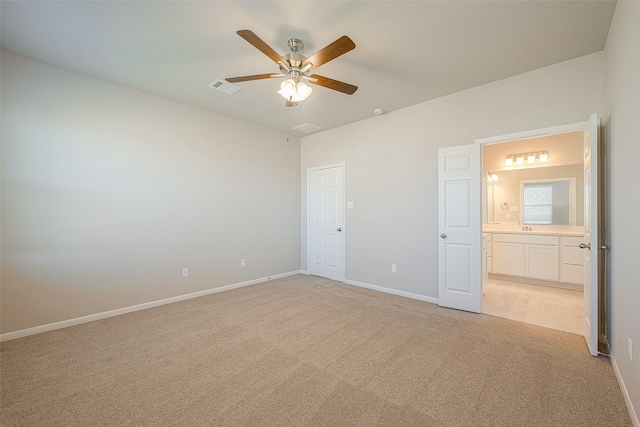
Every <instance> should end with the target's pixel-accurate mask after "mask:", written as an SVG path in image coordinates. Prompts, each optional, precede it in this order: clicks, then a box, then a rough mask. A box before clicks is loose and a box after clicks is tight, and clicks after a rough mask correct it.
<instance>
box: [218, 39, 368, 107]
mask: <svg viewBox="0 0 640 427" xmlns="http://www.w3.org/2000/svg"><path fill="white" fill-rule="evenodd" d="M237 33H238V35H239V36H240V37H242V38H243V39H245V40H246V41H248V42H249V43H251V44H252V45H253V46H254V47H256V48H257V49H258V50H259V51H260V52H262V53H264V54H265V55H267V56H268V57H269V58H270V59H271V60H272V61H273V62H275V63H276V64H278V66H279V67H280V72H279V73H268V74H256V75H252V76H242V77H230V78H228V79H226V80H227V81H228V82H229V83H238V82H246V81H249V80H261V79H270V78H278V77H286V80H285V81H283V82H282V84H281V85H280V90H279V91H278V93H279V94H280V95H282V96H283V97H284V98H285V100H286V106H287V107H294V106H296V105H298V103H299V102H300V101H303V100H305V99H306V98H307V97H308V96H309V95H310V94H311V88H310V87H309V86H307V85H306V84H305V83H304V81H305V80H306V81H308V82H309V83H313V84H316V85H318V86H323V87H326V88H328V89H333V90H337V91H338V92H342V93H346V94H347V95H352V94H353V93H354V92H355V91H356V90H357V89H358V86H354V85H351V84H349V83H344V82H341V81H338V80H334V79H330V78H328V77H323V76H320V75H318V74H310V71H311V70H313V69H315V68H318V67H319V66H321V65H322V64H326V63H327V62H329V61H331V60H333V59H336V58H337V57H339V56H341V55H344V54H345V53H347V52H349V51H350V50H352V49H354V48H355V47H356V45H355V43H354V42H353V41H352V40H351V39H350V38H349V37H347V36H342V37H340V38H339V39H338V40H336V41H334V42H333V43H331V44H329V45H328V46H326V47H324V48H322V49H320V50H319V51H318V52H316V53H314V54H313V55H311V56H310V57H308V58H307V57H305V56H303V55H301V54H299V53H298V50H299V49H301V48H302V47H303V44H302V41H300V40H299V39H296V38H293V39H290V40H289V41H288V42H287V45H288V46H289V49H291V53H287V54H286V55H284V56H281V55H280V54H279V53H278V52H276V51H275V50H273V49H272V48H271V47H270V46H269V45H268V44H266V43H265V42H264V41H263V40H262V39H260V37H258V36H256V35H255V34H254V33H253V32H252V31H250V30H240V31H238V32H237Z"/></svg>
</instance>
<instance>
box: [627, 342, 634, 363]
mask: <svg viewBox="0 0 640 427" xmlns="http://www.w3.org/2000/svg"><path fill="white" fill-rule="evenodd" d="M628 340H629V361H630V362H633V342H631V338H628Z"/></svg>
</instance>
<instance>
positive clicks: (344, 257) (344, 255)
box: [306, 162, 347, 282]
mask: <svg viewBox="0 0 640 427" xmlns="http://www.w3.org/2000/svg"><path fill="white" fill-rule="evenodd" d="M337 167H340V168H342V222H343V224H342V277H341V280H340V281H342V282H344V281H345V279H346V275H347V274H346V271H347V245H346V241H347V235H346V233H347V216H346V206H345V205H346V202H345V198H346V191H345V189H346V186H345V184H346V182H347V175H346V171H347V169H346V165H345V163H344V162H342V163H332V164H329V165H322V166H314V167H312V168H307V185H306V191H307V222H306V225H307V268H306V271H307V272H308V271H309V263H310V262H311V227H310V221H311V215H310V213H309V209H310V207H311V198H310V196H311V189H310V185H311V172H313V171H317V170H322V169H331V168H337Z"/></svg>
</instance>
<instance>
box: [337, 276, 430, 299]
mask: <svg viewBox="0 0 640 427" xmlns="http://www.w3.org/2000/svg"><path fill="white" fill-rule="evenodd" d="M344 283H346V284H347V285H353V286H359V287H361V288H367V289H372V290H374V291H380V292H384V293H387V294H393V295H398V296H401V297H405V298H411V299H417V300H420V301H424V302H430V303H432V304H438V298H433V297H428V296H425V295H419V294H414V293H411V292H405V291H399V290H397V289H391V288H385V287H384V286H377V285H370V284H368V283H362V282H356V281H355V280H348V279H345V280H344Z"/></svg>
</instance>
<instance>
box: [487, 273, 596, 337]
mask: <svg viewBox="0 0 640 427" xmlns="http://www.w3.org/2000/svg"><path fill="white" fill-rule="evenodd" d="M482 294H483V300H482V312H483V313H486V314H491V315H493V316H498V317H505V318H507V319H512V320H518V321H520V322H525V323H531V324H533V325H539V326H544V327H546V328H551V329H558V330H560V331H565V332H571V333H573V334H578V335H582V334H583V332H582V328H583V322H584V320H583V319H584V296H583V293H582V291H574V290H570V289H560V288H554V287H550V286H541V285H530V284H526V283H518V282H510V281H503V280H495V279H489V282H488V283H487V284H486V286H485V287H484V289H483V292H482Z"/></svg>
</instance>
